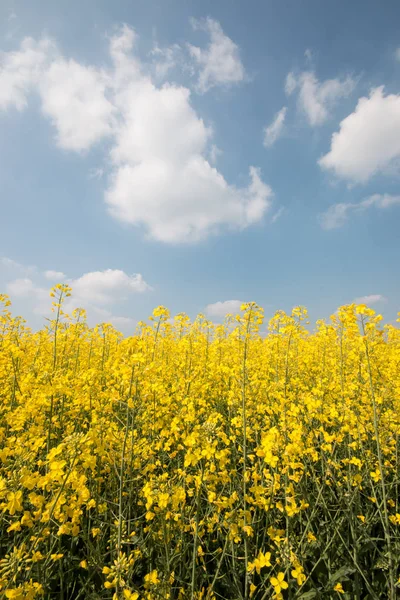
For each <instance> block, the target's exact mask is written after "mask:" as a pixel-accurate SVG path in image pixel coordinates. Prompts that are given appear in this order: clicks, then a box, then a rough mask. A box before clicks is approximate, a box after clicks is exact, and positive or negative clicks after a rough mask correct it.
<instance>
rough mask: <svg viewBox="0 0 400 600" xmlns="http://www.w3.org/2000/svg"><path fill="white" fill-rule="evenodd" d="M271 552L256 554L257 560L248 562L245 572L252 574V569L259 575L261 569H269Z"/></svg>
mask: <svg viewBox="0 0 400 600" xmlns="http://www.w3.org/2000/svg"><path fill="white" fill-rule="evenodd" d="M270 558H271V552H266V553H265V554H264V553H263V552H261V550H260V552H259V553H258V556H257V558H255V559H254V561H253V562H249V563H248V565H247V570H248V571H249V572H250V573H252V572H253V571H254V569H255V570H256V571H257V573H258V574H260V571H261V569H262V568H263V567H270V566H271V561H270Z"/></svg>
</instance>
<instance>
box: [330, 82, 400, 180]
mask: <svg viewBox="0 0 400 600" xmlns="http://www.w3.org/2000/svg"><path fill="white" fill-rule="evenodd" d="M399 160H400V94H397V95H396V94H389V95H388V96H385V94H384V87H383V86H381V87H379V88H376V89H374V90H372V91H371V93H370V96H369V98H366V97H363V98H360V99H359V101H358V104H357V106H356V109H355V111H354V112H353V113H351V114H350V115H349V116H348V117H346V118H345V119H344V120H343V121H342V122H341V123H340V129H339V131H338V132H337V133H334V134H333V136H332V141H331V149H330V151H329V152H328V153H327V154H325V156H323V157H322V158H321V159H320V160H319V161H318V162H319V165H320V166H321V167H322V168H324V169H329V170H331V171H333V172H334V173H335V174H336V175H337V176H338V177H341V178H343V179H347V180H349V181H351V182H354V183H365V182H367V181H368V180H369V179H370V178H371V177H372V176H373V175H375V174H377V173H385V172H386V171H387V170H388V169H390V168H392V169H393V168H395V170H396V171H397V172H399V169H398V166H399V165H398V161H399ZM396 163H397V164H396Z"/></svg>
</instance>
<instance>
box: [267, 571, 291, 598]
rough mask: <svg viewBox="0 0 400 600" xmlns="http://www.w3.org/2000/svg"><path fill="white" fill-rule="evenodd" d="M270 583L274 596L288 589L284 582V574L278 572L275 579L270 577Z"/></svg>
mask: <svg viewBox="0 0 400 600" xmlns="http://www.w3.org/2000/svg"><path fill="white" fill-rule="evenodd" d="M270 582H271V585H272V587H273V588H274V592H275V594H280V592H281V591H282V590H286V589H287V588H288V587H289V586H288V584H287V582H286V581H285V573H282V572H279V573H278V574H277V576H276V577H271V578H270Z"/></svg>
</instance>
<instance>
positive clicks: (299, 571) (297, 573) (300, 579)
mask: <svg viewBox="0 0 400 600" xmlns="http://www.w3.org/2000/svg"><path fill="white" fill-rule="evenodd" d="M292 576H293V577H294V578H295V579H296V581H297V584H298V585H303V583H304V582H305V580H306V579H307V577H306V576H305V574H304V573H303V567H301V566H300V565H298V566H297V567H296V568H295V569H293V571H292Z"/></svg>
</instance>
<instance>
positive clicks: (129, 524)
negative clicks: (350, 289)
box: [0, 284, 400, 600]
mask: <svg viewBox="0 0 400 600" xmlns="http://www.w3.org/2000/svg"><path fill="white" fill-rule="evenodd" d="M70 294H71V289H70V288H69V287H68V286H67V285H61V284H60V285H57V286H56V287H55V288H53V289H52V291H51V296H52V299H53V305H52V308H53V318H52V320H50V321H49V323H48V325H46V326H45V327H44V328H43V329H41V330H40V331H36V332H34V331H32V330H31V329H29V328H28V327H27V326H26V323H25V321H24V320H23V319H21V318H19V317H14V316H13V315H12V313H11V308H10V301H9V299H8V297H7V296H5V295H0V303H1V308H0V311H2V312H0V597H4V598H14V599H17V600H23V599H34V598H40V597H42V598H46V599H47V598H48V599H53V598H54V599H56V598H63V600H72V599H76V598H81V599H82V600H83V599H89V600H90V599H95V598H100V599H101V598H104V599H109V600H122V599H131V600H156V599H157V600H164V599H171V600H173V599H174V600H175V599H176V600H184V599H186V598H187V599H190V600H194V599H203V600H216V599H217V598H226V599H228V600H229V599H238V600H247V599H248V598H253V599H254V600H267V599H269V598H276V599H286V598H287V599H289V598H290V599H296V598H298V599H301V598H304V599H305V598H310V599H311V598H327V599H328V598H337V597H338V595H339V596H343V597H344V598H349V599H350V598H383V597H384V598H390V599H391V600H394V598H396V596H397V593H398V591H399V587H398V586H399V583H398V582H399V560H400V506H399V502H400V495H399V491H400V490H399V485H400V470H399V455H400V453H399V450H400V448H399V434H400V331H399V329H398V328H397V327H396V326H394V325H386V326H382V324H381V320H382V319H381V317H380V315H377V314H375V312H374V311H373V310H371V309H369V308H368V307H366V306H365V305H354V304H352V305H348V306H343V307H341V308H339V309H338V311H337V312H336V313H335V314H334V315H333V316H332V317H331V319H330V321H329V322H325V321H318V322H317V323H316V326H315V328H314V329H313V330H311V328H310V327H309V323H308V317H307V311H306V310H305V309H304V308H302V307H296V308H295V309H293V311H292V312H291V314H286V313H284V312H283V311H278V312H277V313H276V314H275V315H274V316H273V318H272V319H271V320H270V322H269V323H268V324H264V322H263V311H262V309H261V308H260V307H259V306H257V305H256V304H254V303H249V304H244V305H243V306H242V308H241V311H240V314H239V315H228V316H227V317H226V318H225V320H224V322H223V323H222V324H213V323H211V322H210V321H208V320H207V319H206V318H205V317H204V316H203V315H199V316H198V317H197V318H196V319H195V320H194V321H191V320H190V319H189V318H188V317H187V316H186V315H184V314H179V315H177V316H175V317H174V318H171V317H170V314H169V312H168V310H167V309H165V308H164V307H162V306H160V307H158V308H157V309H156V310H155V311H154V312H153V315H152V316H151V317H150V320H149V323H148V324H147V323H144V322H140V323H139V325H138V327H137V329H136V331H135V333H134V335H132V336H131V337H123V336H122V335H121V334H120V333H119V332H118V331H116V330H115V329H114V328H113V327H112V326H111V325H110V324H106V323H103V324H101V325H98V326H96V327H94V328H90V327H89V326H88V325H87V322H86V316H85V311H84V310H83V309H77V310H75V311H74V312H73V313H72V314H70V315H68V314H66V313H65V311H64V306H65V304H64V300H65V299H66V298H67V297H68V296H69V295H70Z"/></svg>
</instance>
